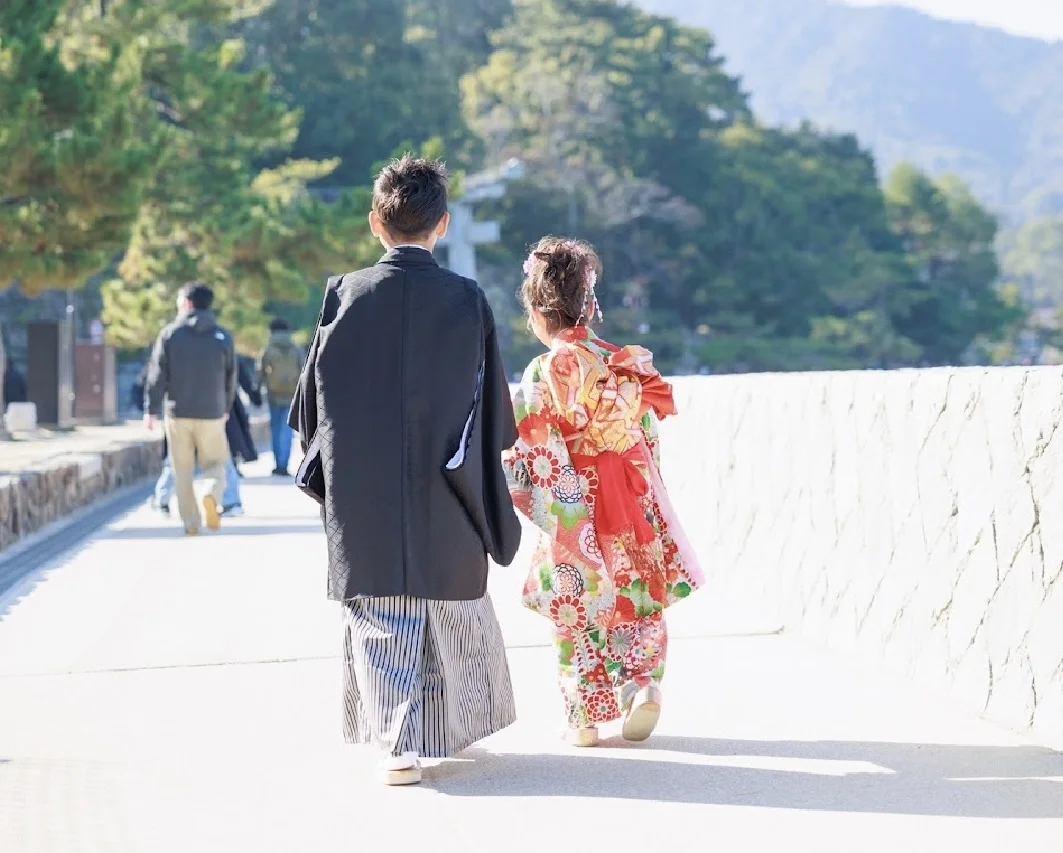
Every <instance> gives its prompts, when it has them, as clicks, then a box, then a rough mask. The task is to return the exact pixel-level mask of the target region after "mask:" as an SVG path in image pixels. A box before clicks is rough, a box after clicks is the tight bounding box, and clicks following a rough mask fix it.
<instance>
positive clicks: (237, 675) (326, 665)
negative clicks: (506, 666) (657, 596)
mask: <svg viewBox="0 0 1063 853" xmlns="http://www.w3.org/2000/svg"><path fill="white" fill-rule="evenodd" d="M268 467H269V466H268V460H264V461H263V462H262V463H260V464H259V466H258V468H257V471H258V472H259V473H264V471H265V470H266V469H268ZM245 488H246V493H245V501H244V503H245V506H246V508H247V510H248V516H247V517H245V518H242V519H234V520H233V521H232V522H230V523H229V524H228V525H227V526H226V527H225V529H224V530H222V531H221V532H220V533H219V534H216V535H212V536H202V537H199V538H198V539H184V538H181V537H179V536H178V535H177V533H178V528H177V526H176V523H170V522H165V521H163V520H161V519H159V518H158V517H156V516H154V515H152V514H151V513H150V512H148V511H147V510H146V509H144V510H139V511H137V512H135V513H133V514H131V515H130V516H128V517H126V518H123V519H121V520H120V521H118V522H116V523H115V524H113V525H111V526H110V527H108V528H106V529H103V530H101V531H99V533H98V535H97V536H96V537H95V538H94V539H92V540H90V541H89V542H87V543H86V544H85V546H84V547H83V548H82V549H81V550H80V551H79V552H78V553H76V554H73V555H71V556H70V557H69V558H68V559H67V560H66V561H65V562H64V563H62V564H58V565H55V566H53V567H49V568H47V569H44V570H42V571H41V572H40V573H39V574H38V575H37V576H36V577H33V578H29V579H27V580H26V581H25V582H24V583H23V584H22V585H21V586H20V587H18V588H17V589H16V590H15V591H14V592H13V593H12V594H10V595H9V596H7V598H6V599H4V600H2V601H0V851H3V853H44V851H48V853H52V851H55V853H81V851H94V852H95V851H103V853H125V851H137V853H170V851H175V853H177V852H178V851H179V853H242V851H254V853H267V851H270V852H272V851H278V853H281V851H283V853H317V851H356V850H363V849H366V844H367V843H368V844H374V843H376V844H388V845H391V846H394V847H396V848H397V849H406V848H409V849H417V850H422V851H425V850H432V851H458V850H461V851H477V852H478V851H492V853H495V851H506V853H508V851H525V850H528V851H530V850H536V851H542V850H555V849H571V850H577V851H582V853H592V852H593V851H613V850H615V851H619V850H631V849H639V848H643V849H656V850H664V851H688V850H689V851H708V850H712V851H777V850H782V849H785V850H799V851H814V853H830V851H838V853H877V851H883V852H885V851H889V853H898V851H903V853H916V851H935V853H943V851H944V853H952V851H963V853H982V851H1002V853H1003V851H1009V853H1010V851H1016V850H1021V851H1023V853H1059V851H1060V850H1063V756H1060V755H1058V754H1056V753H1052V752H1049V751H1047V750H1044V749H1041V748H1038V747H1036V746H1034V745H1031V744H1029V743H1028V742H1026V741H1024V740H1023V739H1022V738H1021V737H1018V736H1016V735H1013V734H1011V733H1009V732H1007V731H1004V730H1001V729H999V728H997V727H995V726H993V725H990V724H988V723H985V722H983V721H980V720H977V719H974V718H972V717H970V716H966V715H964V714H963V713H961V712H958V711H957V710H955V709H954V708H952V707H950V706H948V705H946V704H944V703H943V702H941V701H939V700H938V699H937V698H935V697H933V696H929V695H927V694H925V693H923V692H920V691H919V690H917V689H915V688H913V687H911V686H909V685H908V684H906V683H905V682H903V681H900V680H897V679H894V678H892V677H890V676H888V675H885V674H882V673H877V672H871V671H867V670H866V669H861V668H858V667H856V666H855V665H854V664H852V663H850V662H848V661H847V660H845V659H842V658H839V657H834V656H831V655H829V654H826V653H824V652H822V651H819V650H818V649H816V648H814V647H809V646H806V645H803V644H801V643H800V642H799V641H797V640H795V639H793V638H790V637H787V636H785V635H782V636H775V635H770V634H764V633H760V631H761V629H763V628H765V627H770V626H763V625H758V624H756V622H754V621H750V620H748V619H747V618H745V617H742V616H741V615H740V614H737V613H736V612H735V611H734V609H733V607H731V606H730V603H729V602H715V601H712V600H711V599H709V598H708V597H707V596H698V597H696V598H694V599H691V601H689V602H686V603H684V605H683V606H682V607H677V608H676V609H675V611H674V615H673V617H672V629H673V637H674V639H673V644H672V654H671V659H670V675H669V678H668V681H667V682H666V690H667V693H666V699H667V708H666V711H665V714H664V717H663V718H662V722H661V727H660V729H659V734H658V735H657V736H656V737H655V738H654V739H653V740H651V741H649V742H648V743H646V744H644V745H641V746H629V745H625V744H624V743H623V742H621V741H619V740H616V739H611V740H607V741H606V742H605V744H604V745H603V747H602V748H600V749H597V750H587V751H583V752H577V751H573V750H569V749H568V748H566V747H564V746H563V745H562V744H560V743H559V741H558V739H557V733H558V731H559V720H558V716H557V714H558V698H557V695H556V693H555V690H554V684H553V672H552V657H553V656H552V653H551V651H550V648H549V646H548V645H547V636H546V633H545V629H544V625H543V623H541V621H540V620H539V619H538V618H537V617H534V616H532V615H531V614H529V613H525V612H523V611H522V610H521V609H520V607H519V605H518V604H517V603H516V598H517V594H518V590H519V587H520V583H521V577H520V575H521V571H520V569H519V568H518V567H514V568H512V569H508V570H505V569H500V570H496V572H495V575H494V578H493V581H492V595H493V596H494V598H495V601H496V605H497V607H498V610H499V614H500V617H501V619H502V621H503V627H504V630H505V633H506V637H507V644H508V645H509V647H510V661H511V665H512V669H513V677H514V682H515V688H516V691H517V701H518V707H519V711H520V720H519V722H518V723H517V724H516V725H515V726H513V727H512V728H510V729H508V730H507V731H505V732H502V733H501V734H499V735H497V736H495V737H494V738H492V739H490V740H488V741H485V742H484V743H482V744H481V745H479V746H478V747H477V748H475V749H473V750H471V751H469V752H468V753H467V754H465V755H464V756H462V757H461V759H459V760H455V761H451V762H447V763H445V764H442V765H440V766H437V767H433V768H431V769H430V770H429V771H428V772H427V774H426V781H425V784H424V785H422V786H421V787H420V788H416V789H386V788H383V787H381V786H379V785H378V784H377V783H376V782H375V781H374V780H373V778H372V775H371V767H372V759H371V756H370V755H368V754H367V753H366V751H365V750H363V749H361V748H352V747H346V746H344V745H343V744H342V743H341V741H340V737H339V731H340V716H339V710H340V706H339V696H340V694H339V688H340V672H339V662H338V660H337V651H338V648H339V615H338V613H337V611H336V606H335V605H333V604H330V603H329V602H328V601H326V600H325V596H324V589H325V575H324V567H323V559H324V557H323V540H322V535H321V533H320V529H319V522H318V521H317V518H316V514H315V511H314V508H313V506H312V505H311V504H310V503H309V502H308V501H307V500H306V499H305V498H304V497H303V496H301V495H299V494H298V493H297V492H296V491H295V490H294V488H292V487H291V486H290V485H286V484H279V483H271V482H270V481H269V480H268V479H265V478H262V479H260V480H257V481H254V480H253V481H251V482H248V483H247V485H246V487H245Z"/></svg>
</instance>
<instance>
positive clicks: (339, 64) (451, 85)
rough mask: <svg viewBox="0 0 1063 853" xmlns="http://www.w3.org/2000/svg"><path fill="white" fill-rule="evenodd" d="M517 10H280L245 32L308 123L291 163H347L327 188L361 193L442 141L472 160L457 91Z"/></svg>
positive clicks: (341, 4) (322, 2) (357, 1)
mask: <svg viewBox="0 0 1063 853" xmlns="http://www.w3.org/2000/svg"><path fill="white" fill-rule="evenodd" d="M508 8H509V0H276V2H274V3H273V4H272V5H271V7H270V8H269V9H267V10H266V11H265V12H264V13H263V14H262V15H260V16H258V17H256V18H253V19H250V20H247V21H245V22H244V23H243V24H242V25H241V27H240V32H241V33H243V34H244V37H245V38H246V40H247V43H248V45H249V49H250V58H251V60H252V61H253V62H254V63H256V64H259V65H260V66H263V67H268V68H269V69H270V70H271V72H272V73H273V75H274V77H275V79H276V81H277V85H278V87H279V89H280V91H281V92H282V93H283V95H284V98H285V100H286V101H287V103H288V104H290V105H291V106H293V107H297V108H299V109H300V110H302V111H303V114H304V116H305V118H304V120H303V123H302V126H301V128H300V130H299V134H298V138H297V139H296V141H295V145H294V149H293V154H294V156H296V157H301V158H309V159H328V158H331V157H334V156H337V154H338V155H339V156H340V157H341V159H342V162H341V164H340V165H339V167H338V168H337V169H336V171H335V173H334V174H332V175H331V176H330V178H329V181H330V183H333V184H337V185H341V186H361V185H364V184H365V183H366V182H367V181H368V180H369V179H370V173H371V170H372V167H373V165H374V164H375V163H377V162H378V161H379V160H380V159H381V158H382V156H384V155H386V154H387V153H389V152H391V151H393V150H395V149H396V148H397V147H398V146H400V145H401V144H403V143H406V145H407V146H410V145H417V144H420V143H421V142H423V141H425V140H427V139H431V138H434V137H438V138H441V139H442V140H444V142H445V146H446V149H447V152H448V155H450V156H451V159H452V160H453V159H455V158H454V156H453V155H458V156H457V158H456V159H458V160H461V159H462V157H463V156H473V155H474V153H475V150H476V140H475V139H474V138H473V137H472V136H471V135H470V134H469V133H468V130H467V128H466V127H465V125H464V123H463V121H462V116H461V101H460V97H461V93H460V89H459V85H458V81H459V80H460V78H461V76H462V75H463V74H464V73H465V72H467V71H469V70H471V69H472V68H474V67H475V66H477V65H478V64H479V63H480V61H481V60H482V59H483V58H484V57H485V56H486V52H487V49H488V48H487V43H486V39H487V33H488V32H489V31H490V29H491V28H492V27H493V26H496V25H497V24H498V23H500V22H501V20H502V18H503V17H504V15H505V14H506V12H507V11H508Z"/></svg>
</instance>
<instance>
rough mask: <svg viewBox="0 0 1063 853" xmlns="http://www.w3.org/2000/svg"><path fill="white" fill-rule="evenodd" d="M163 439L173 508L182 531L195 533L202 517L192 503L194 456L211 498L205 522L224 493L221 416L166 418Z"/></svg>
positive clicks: (224, 446) (224, 451)
mask: <svg viewBox="0 0 1063 853" xmlns="http://www.w3.org/2000/svg"><path fill="white" fill-rule="evenodd" d="M166 442H167V444H168V446H169V449H168V452H169V454H170V463H171V464H172V465H173V478H174V490H175V491H176V492H177V509H178V511H179V512H180V513H181V521H183V522H184V525H185V530H188V531H190V532H199V528H200V526H201V524H202V517H201V516H200V514H199V506H198V505H197V504H196V492H195V485H194V484H195V472H196V459H197V458H198V459H199V467H200V468H201V469H202V471H203V474H204V476H205V477H206V480H207V497H209V498H212V499H213V508H208V519H207V520H208V523H209V521H210V516H211V514H212V512H211V509H213V511H214V514H215V518H216V512H217V510H218V509H219V508H220V507H221V505H222V503H221V501H222V496H223V495H224V494H225V465H226V462H227V460H228V458H229V441H228V439H227V438H226V437H225V418H218V419H217V420H211V421H203V420H195V419H192V418H172V417H168V418H166Z"/></svg>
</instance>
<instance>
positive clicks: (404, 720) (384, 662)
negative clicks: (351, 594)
mask: <svg viewBox="0 0 1063 853" xmlns="http://www.w3.org/2000/svg"><path fill="white" fill-rule="evenodd" d="M342 610H343V664H344V666H343V693H344V715H343V733H344V738H345V739H346V741H347V742H348V743H372V744H374V745H375V746H377V747H379V748H381V749H383V750H386V751H387V752H390V753H391V754H392V755H400V754H402V753H404V752H416V753H418V754H419V755H421V756H422V757H424V758H446V757H448V756H451V755H454V754H456V753H458V752H461V751H462V750H463V749H466V748H467V747H469V746H471V745H472V744H473V743H475V742H476V741H478V740H482V739H483V738H485V737H488V736H489V735H492V734H494V733H495V732H497V731H500V730H501V729H504V728H505V727H506V726H508V725H510V724H511V723H513V721H514V720H515V719H516V704H515V702H514V699H513V687H512V684H511V682H510V677H509V664H508V662H507V661H506V651H505V646H504V643H503V640H502V630H501V628H500V627H499V625H498V619H497V618H496V616H495V611H494V607H493V606H492V604H491V598H490V596H489V595H485V596H484V597H483V598H481V599H478V600H476V601H430V600H428V599H424V598H412V597H409V596H394V597H390V598H356V599H351V600H349V601H346V602H344V605H343V608H342Z"/></svg>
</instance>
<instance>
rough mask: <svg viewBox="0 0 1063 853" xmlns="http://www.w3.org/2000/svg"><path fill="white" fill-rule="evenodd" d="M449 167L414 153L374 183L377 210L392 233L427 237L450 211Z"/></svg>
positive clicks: (374, 202)
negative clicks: (448, 210) (448, 197)
mask: <svg viewBox="0 0 1063 853" xmlns="http://www.w3.org/2000/svg"><path fill="white" fill-rule="evenodd" d="M447 183H448V178H447V167H446V166H445V165H444V164H443V163H441V162H440V161H438V160H423V159H419V158H416V157H413V156H412V155H410V154H407V155H405V156H404V157H402V158H400V159H398V160H394V161H392V162H391V163H390V164H388V165H387V166H385V167H384V169H383V170H382V171H381V172H380V174H379V175H377V179H376V182H375V183H374V184H373V211H374V212H375V213H376V215H377V216H379V217H380V221H381V222H382V223H384V227H385V228H386V229H387V230H388V233H390V234H392V235H394V236H396V237H405V238H407V239H409V238H413V237H424V236H426V235H427V234H429V233H431V231H432V229H433V228H435V227H436V226H437V225H438V224H439V220H440V219H442V218H443V216H444V215H445V214H446V212H447Z"/></svg>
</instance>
